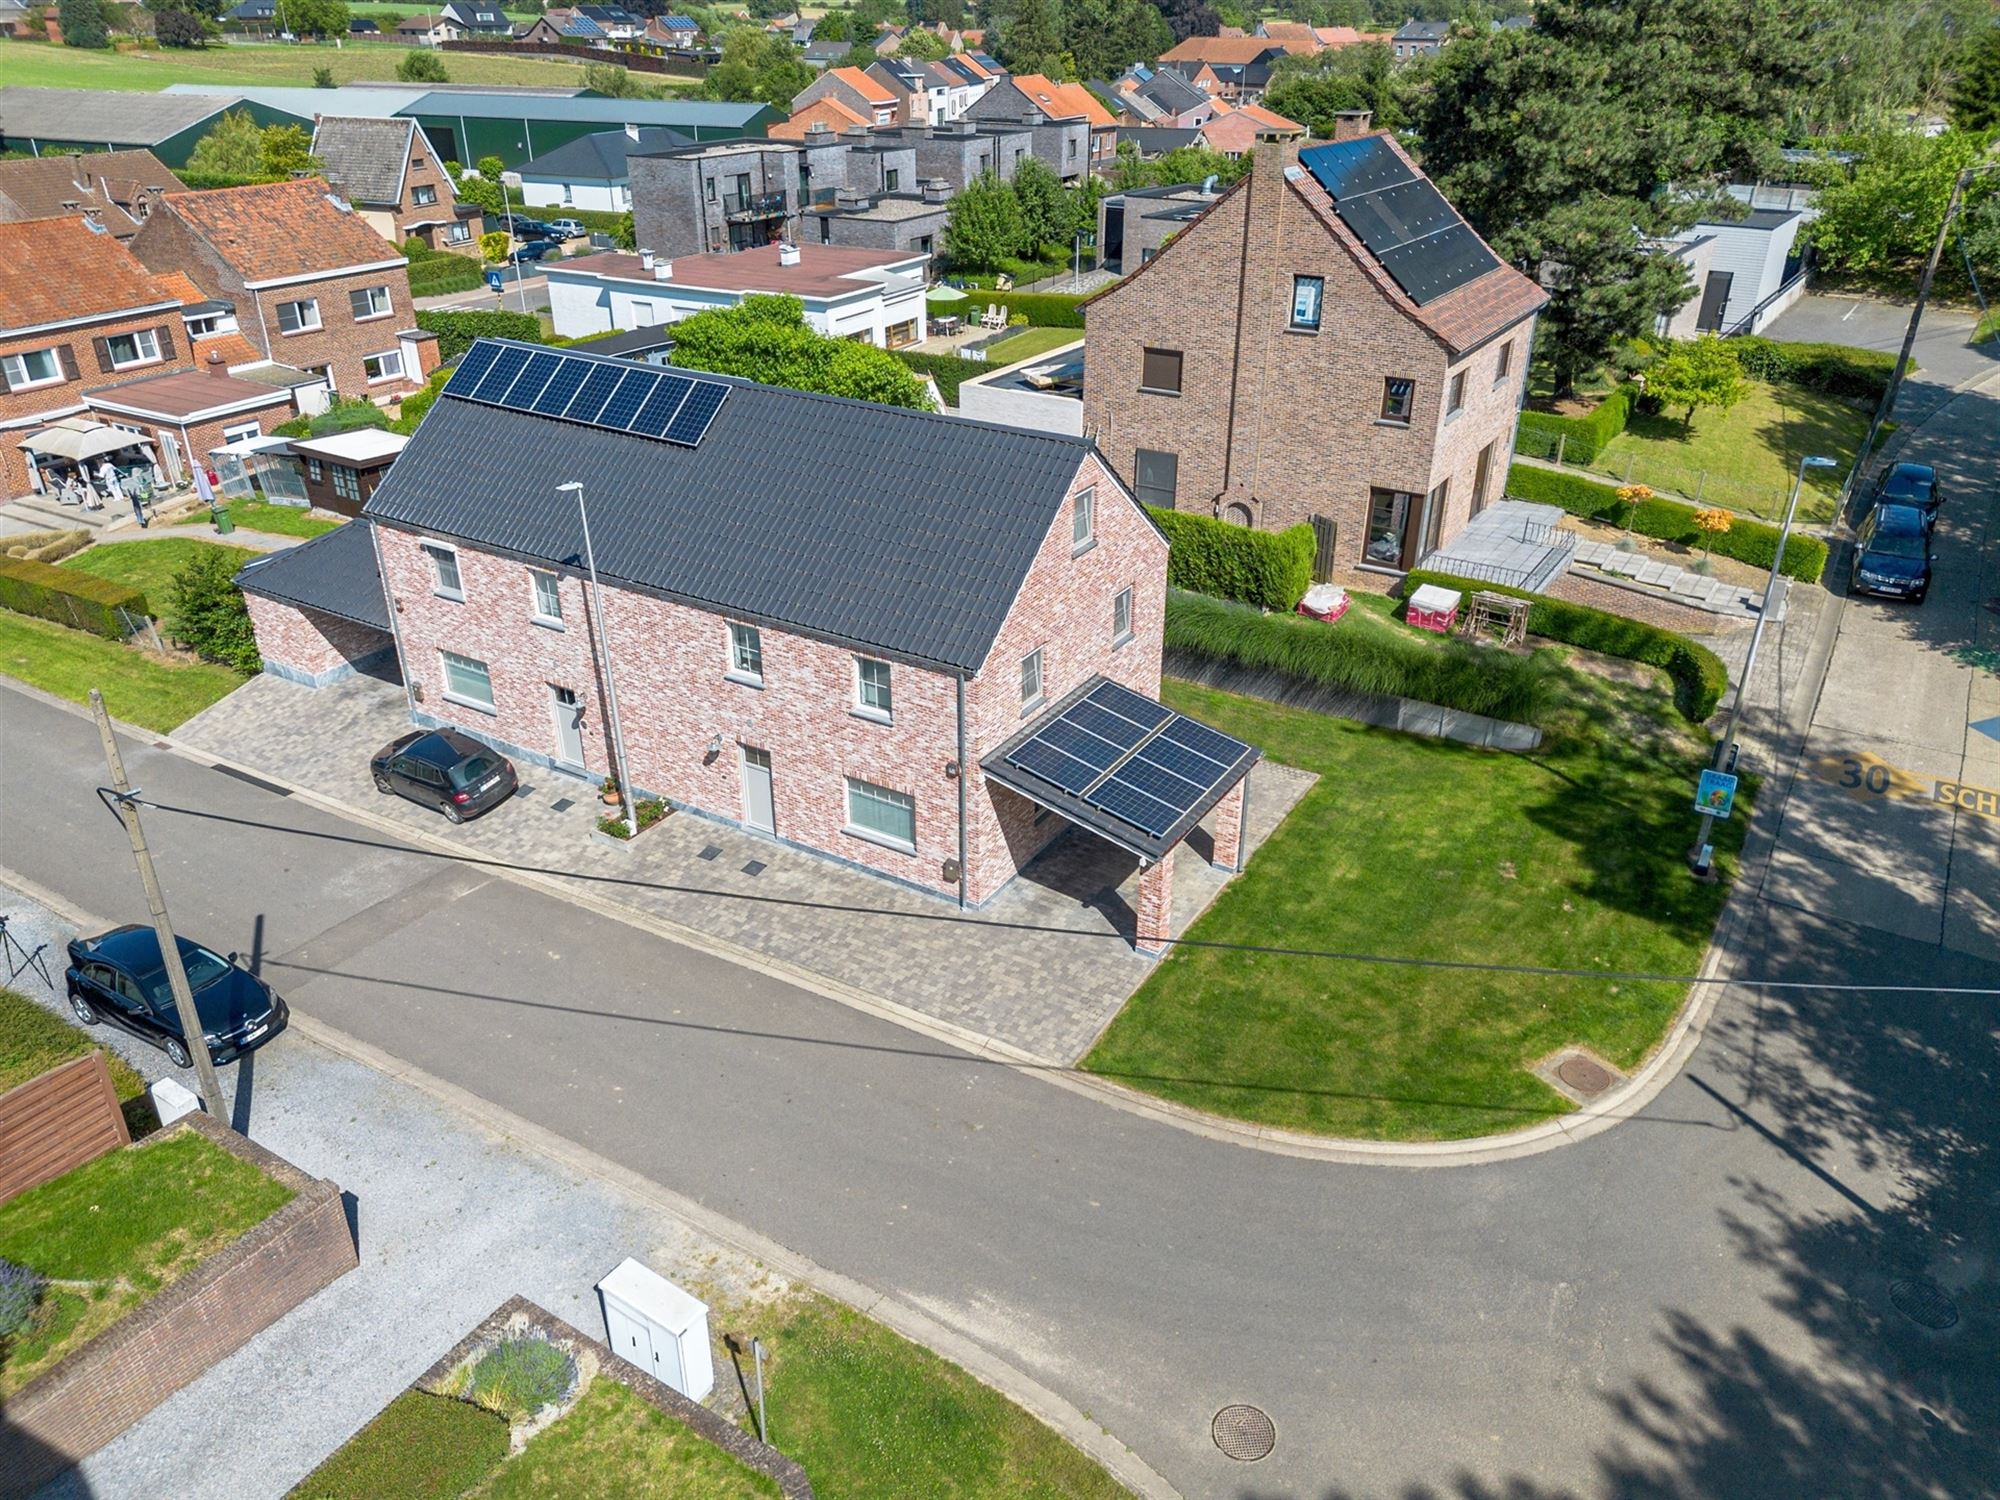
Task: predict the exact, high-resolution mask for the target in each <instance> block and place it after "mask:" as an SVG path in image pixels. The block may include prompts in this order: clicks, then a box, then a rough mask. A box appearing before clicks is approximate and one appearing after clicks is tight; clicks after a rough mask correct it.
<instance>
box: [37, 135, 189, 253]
mask: <svg viewBox="0 0 2000 1500" xmlns="http://www.w3.org/2000/svg"><path fill="white" fill-rule="evenodd" d="M186 191H187V186H186V184H184V183H183V182H182V181H181V180H180V179H179V178H178V177H176V176H174V174H173V173H172V172H169V171H168V170H167V168H166V166H165V164H164V163H162V162H161V160H160V159H159V158H158V157H157V156H155V155H153V153H152V152H150V151H98V152H93V153H91V154H90V155H87V156H86V155H83V154H81V153H78V152H68V153H52V154H50V155H48V156H24V157H20V158H18V159H16V160H14V161H0V221H13V220H18V219H52V218H59V217H62V216H63V215H66V214H69V215H75V216H77V217H79V218H85V219H89V220H91V221H92V222H94V223H96V224H99V225H101V226H103V227H104V228H105V229H107V230H109V231H110V232H111V237H112V238H113V239H115V240H119V241H125V240H129V239H131V238H132V236H133V235H135V234H137V233H138V232H139V226H140V225H141V224H143V223H145V222H146V217H147V215H148V214H150V213H152V211H153V205H154V204H155V203H157V202H158V201H159V199H160V198H161V196H162V195H163V194H166V193H184V192H186Z"/></svg>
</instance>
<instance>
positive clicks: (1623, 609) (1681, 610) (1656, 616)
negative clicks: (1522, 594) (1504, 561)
mask: <svg viewBox="0 0 2000 1500" xmlns="http://www.w3.org/2000/svg"><path fill="white" fill-rule="evenodd" d="M1542 592H1543V593H1545V594H1547V595H1548V596H1549V597H1550V598H1551V599H1567V600H1569V601H1570V603H1572V604H1588V605H1589V606H1590V607H1591V608H1592V609H1602V610H1606V611H1608V612H1610V613H1611V614H1614V615H1624V616H1625V617H1626V618H1627V619H1630V620H1644V621H1645V622H1646V623H1647V624H1648V625H1658V626H1660V627H1661V628H1663V629H1666V630H1677V631H1679V632H1680V633H1681V634H1682V635H1717V634H1720V633H1722V632H1724V631H1728V630H1735V629H1740V628H1741V625H1740V624H1739V622H1737V621H1733V620H1731V619H1729V618H1727V617H1726V616H1723V615H1712V614H1710V613H1709V612H1708V611H1707V610H1705V609H1695V608H1693V607H1692V606H1690V605H1686V604H1677V603H1675V602H1674V601H1673V600H1671V599H1666V598H1662V597H1660V596H1659V595H1656V594H1653V593H1651V592H1644V593H1642V592H1641V591H1639V590H1638V589H1622V588H1620V587H1618V585H1616V584H1615V583H1604V582H1601V581H1600V580H1598V579H1595V578H1587V577H1583V576H1581V575H1579V574H1578V573H1576V572H1575V571H1573V570H1572V571H1571V572H1568V573H1565V574H1563V576H1562V577H1560V578H1558V579H1557V580H1556V581H1555V582H1554V583H1552V584H1550V585H1549V586H1548V587H1547V588H1546V589H1544V590H1543V591H1542Z"/></svg>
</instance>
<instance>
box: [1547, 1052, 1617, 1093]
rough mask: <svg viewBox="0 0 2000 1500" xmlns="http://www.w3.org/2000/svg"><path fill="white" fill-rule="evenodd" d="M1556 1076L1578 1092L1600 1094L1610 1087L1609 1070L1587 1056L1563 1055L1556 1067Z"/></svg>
mask: <svg viewBox="0 0 2000 1500" xmlns="http://www.w3.org/2000/svg"><path fill="white" fill-rule="evenodd" d="M1556 1077H1558V1078H1560V1079H1561V1080H1562V1081H1563V1082H1564V1083H1566V1084H1568V1085H1569V1086H1570V1087H1571V1088H1573V1089H1575V1090H1576V1091H1577V1092H1578V1093H1579V1094H1601V1093H1603V1092H1604V1091H1605V1090H1606V1089H1608V1088H1610V1087H1611V1074H1610V1072H1609V1070H1607V1069H1605V1068H1602V1067H1600V1066H1599V1065H1598V1064H1596V1063H1594V1062H1592V1061H1591V1060H1590V1059H1589V1058H1587V1057H1565V1058H1564V1059H1563V1060H1562V1062H1561V1063H1560V1064H1558V1065H1557V1067H1556Z"/></svg>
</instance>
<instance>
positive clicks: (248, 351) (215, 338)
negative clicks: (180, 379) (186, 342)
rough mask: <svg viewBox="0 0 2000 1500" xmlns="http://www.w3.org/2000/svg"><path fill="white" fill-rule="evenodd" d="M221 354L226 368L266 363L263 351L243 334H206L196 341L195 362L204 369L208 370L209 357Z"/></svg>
mask: <svg viewBox="0 0 2000 1500" xmlns="http://www.w3.org/2000/svg"><path fill="white" fill-rule="evenodd" d="M210 354H220V355H221V356H222V363H223V365H224V367H225V368H227V367H229V366H233V365H255V364H261V363H263V361H264V358H265V355H264V351H263V350H262V349H259V348H258V347H257V346H256V345H255V344H253V343H251V342H250V340H249V338H248V336H247V335H245V334H241V333H204V334H203V335H201V337H199V338H197V339H196V340H195V341H194V362H195V363H196V364H197V365H199V366H200V367H201V368H203V369H207V368H208V356H209V355H210Z"/></svg>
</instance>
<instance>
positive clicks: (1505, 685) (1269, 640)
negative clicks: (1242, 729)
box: [1165, 589, 1552, 724]
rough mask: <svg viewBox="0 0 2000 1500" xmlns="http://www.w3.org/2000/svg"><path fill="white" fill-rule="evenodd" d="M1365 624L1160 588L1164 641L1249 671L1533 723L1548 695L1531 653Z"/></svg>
mask: <svg viewBox="0 0 2000 1500" xmlns="http://www.w3.org/2000/svg"><path fill="white" fill-rule="evenodd" d="M1374 623H1375V622H1373V621H1367V620H1357V621H1354V622H1352V623H1350V624H1346V625H1342V626H1338V627H1335V628H1333V629H1328V628H1327V627H1326V626H1325V625H1323V624H1321V623H1320V622H1319V621H1317V620H1308V619H1306V618H1304V617H1303V616H1301V615H1296V614H1265V613H1264V612H1263V611H1261V610H1258V609H1253V608H1252V607H1251V606H1249V605H1247V604H1232V603H1230V602H1229V601H1228V600H1226V599H1211V598H1208V597H1207V596H1205V595H1201V594H1188V593H1182V592H1180V591H1178V590H1174V589H1169V590H1168V592H1167V613H1166V630H1165V644H1166V648H1167V650H1168V651H1184V652H1187V653H1189V654H1191V655H1195V656H1205V657H1209V658H1212V659H1214V660H1217V661H1226V662H1230V663H1233V664H1234V665H1236V666H1239V667H1247V668H1250V669H1252V670H1257V671H1268V672H1279V673H1282V674H1284V675H1285V676H1287V677H1292V678H1297V679H1298V680H1300V681H1303V682H1312V683H1318V684H1320V685H1321V686H1323V687H1330V688H1336V689H1339V690H1342V691H1345V692H1353V693H1367V694H1371V695H1374V696H1376V697H1383V698H1411V699H1415V700H1416V701H1417V702H1419V703H1434V704H1437V705H1438V706H1439V707H1441V708H1452V709H1457V710H1459V711H1460V712H1462V713H1472V714H1485V715H1487V716H1488V717H1490V718H1495V719H1511V720H1513V721H1515V722H1517V723H1528V724H1532V723H1534V722H1536V721H1537V720H1538V719H1539V718H1540V717H1541V716H1542V714H1543V713H1544V712H1545V711H1546V709H1547V708H1548V705H1549V700H1550V683H1551V679H1552V668H1551V667H1550V665H1549V664H1548V662H1547V661H1545V660H1538V659H1537V658H1535V657H1523V656H1512V655H1509V654H1508V653H1507V652H1504V651H1485V650H1481V649H1479V648H1478V647H1474V646H1467V645H1463V644H1461V643H1459V642H1457V641H1450V640H1440V641H1435V642H1433V641H1425V640H1419V639H1417V638H1416V637H1414V636H1411V635H1406V634H1404V633H1403V632H1402V631H1400V630H1398V629H1396V628H1394V627H1393V626H1391V627H1383V626H1380V625H1379V624H1378V625H1376V628H1374V629H1369V628H1367V626H1368V625H1369V624H1374Z"/></svg>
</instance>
